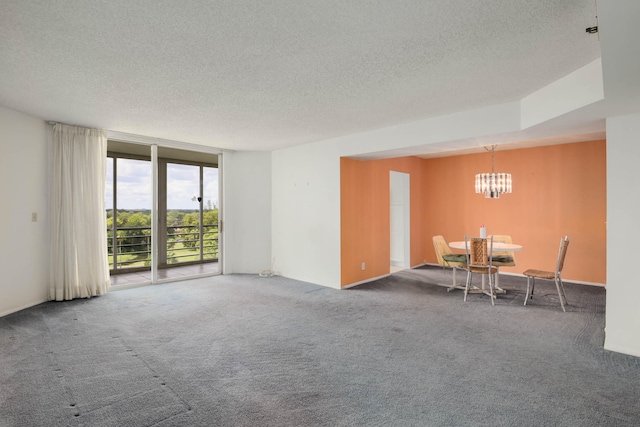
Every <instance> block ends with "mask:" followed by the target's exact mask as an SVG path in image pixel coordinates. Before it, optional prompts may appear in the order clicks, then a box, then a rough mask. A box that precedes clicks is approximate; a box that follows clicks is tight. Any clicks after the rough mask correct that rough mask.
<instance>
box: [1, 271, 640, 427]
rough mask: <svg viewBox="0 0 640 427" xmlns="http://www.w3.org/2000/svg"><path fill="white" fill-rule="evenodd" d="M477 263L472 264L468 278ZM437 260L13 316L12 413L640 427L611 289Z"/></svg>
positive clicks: (196, 287) (113, 297) (52, 418)
mask: <svg viewBox="0 0 640 427" xmlns="http://www.w3.org/2000/svg"><path fill="white" fill-rule="evenodd" d="M463 278H464V275H463V274H460V279H463ZM450 281H451V271H450V270H446V271H443V270H442V269H440V268H434V267H424V268H420V269H414V270H407V271H402V272H398V273H396V274H394V275H392V276H390V277H388V278H385V279H382V280H379V281H376V282H373V283H370V284H366V285H361V286H358V287H355V288H352V289H348V290H342V291H339V290H333V289H328V288H324V287H320V286H316V285H313V284H309V283H304V282H298V281H295V280H289V279H284V278H281V277H271V278H260V277H257V276H250V275H230V276H216V277H210V278H205V279H196V280H189V281H183V282H175V283H170V284H162V285H157V286H148V287H144V288H136V289H130V290H125V291H116V292H111V293H109V294H107V295H105V296H102V297H98V298H93V299H89V300H75V301H69V302H61V303H60V302H57V303H56V302H50V303H45V304H41V305H39V306H36V307H32V308H29V309H27V310H23V311H21V312H18V313H14V314H12V315H9V316H5V317H3V318H0V425H1V426H75V425H83V426H462V425H473V426H485V425H486V426H496V425H504V426H520V425H523V426H534V425H535V426H595V425H599V426H637V425H640V359H638V358H635V357H631V356H625V355H622V354H617V353H612V352H608V351H605V350H603V348H602V345H603V339H604V333H603V328H604V307H605V290H604V289H603V288H598V287H590V286H580V285H575V284H567V285H566V291H567V298H568V299H569V304H570V306H569V307H568V310H567V313H563V312H562V310H561V309H560V306H559V304H558V300H557V295H556V294H555V288H554V287H553V284H552V283H550V282H540V283H539V284H537V285H536V291H537V292H536V295H535V296H534V299H533V300H531V303H530V305H528V306H526V307H524V306H523V305H522V302H523V298H524V286H525V283H526V282H525V281H524V280H523V279H522V278H517V277H513V276H502V277H501V284H502V286H503V287H504V288H506V289H508V292H507V294H505V295H501V296H500V297H499V299H498V301H497V303H496V306H491V303H490V301H489V299H488V297H486V296H482V295H477V294H475V295H470V296H469V299H468V301H467V302H466V303H465V302H463V301H462V292H461V291H453V292H449V293H448V292H447V291H446V289H445V288H444V287H442V286H437V285H435V283H449V282H450Z"/></svg>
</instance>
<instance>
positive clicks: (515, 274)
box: [411, 262, 607, 288]
mask: <svg viewBox="0 0 640 427" xmlns="http://www.w3.org/2000/svg"><path fill="white" fill-rule="evenodd" d="M423 265H429V266H433V267H440V268H452V267H442V266H441V265H440V264H432V263H430V262H426V263H424V264H421V265H420V266H419V267H422V266H423ZM411 268H413V267H411ZM460 270H462V271H466V270H465V269H464V268H460ZM500 274H504V275H505V276H517V277H527V276H525V275H524V274H520V273H511V272H509V271H501V272H500ZM562 281H563V282H565V283H575V284H576V285H586V286H599V287H601V288H606V287H607V284H606V283H597V282H583V281H580V280H570V279H564V278H563V279H562Z"/></svg>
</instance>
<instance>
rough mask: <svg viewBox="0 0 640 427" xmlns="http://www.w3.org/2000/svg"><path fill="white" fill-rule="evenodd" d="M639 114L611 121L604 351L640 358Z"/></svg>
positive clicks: (608, 150)
mask: <svg viewBox="0 0 640 427" xmlns="http://www.w3.org/2000/svg"><path fill="white" fill-rule="evenodd" d="M639 141H640V114H633V115H627V116H621V117H611V118H608V119H607V308H606V328H605V343H604V347H605V348H606V349H608V350H613V351H618V352H621V353H627V354H632V355H635V356H640V307H638V298H637V295H638V290H639V288H640V284H638V280H637V279H636V278H635V274H634V273H635V271H634V267H633V265H634V263H635V262H636V261H637V260H638V259H640V246H638V242H640V226H638V221H639V219H640V203H638V202H639V199H640V196H639V193H638V189H640V175H639V174H638V165H640V142H639Z"/></svg>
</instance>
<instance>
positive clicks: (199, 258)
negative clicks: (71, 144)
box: [106, 141, 220, 284]
mask: <svg viewBox="0 0 640 427" xmlns="http://www.w3.org/2000/svg"><path fill="white" fill-rule="evenodd" d="M150 151H151V147H150V146H144V145H136V144H127V143H123V142H115V141H109V152H108V158H107V166H108V168H107V169H108V173H107V182H106V184H107V194H106V206H107V221H106V227H107V234H108V241H109V244H108V251H109V267H110V269H111V274H112V283H114V280H113V278H116V279H118V280H116V281H119V282H121V283H125V284H128V283H132V282H145V281H152V277H151V270H152V267H154V266H156V267H157V269H158V270H157V274H156V276H155V277H154V279H153V280H158V279H160V280H162V279H175V278H183V277H186V276H193V275H202V274H216V273H219V272H220V268H219V264H218V261H219V258H220V240H219V229H218V218H219V198H218V193H219V179H218V155H215V154H206V153H198V152H192V151H185V150H177V149H169V148H163V147H158V148H157V174H158V180H157V184H158V185H157V205H158V206H157V223H156V224H157V226H156V227H155V230H153V231H152V228H153V227H152V222H153V215H152V213H153V199H154V198H153V167H152V166H153V165H152V160H151V155H150ZM154 158H155V157H154ZM154 239H155V240H154ZM152 242H156V243H157V245H156V247H157V249H155V252H156V253H155V255H154V249H152ZM125 276H126V277H125ZM115 284H118V283H115Z"/></svg>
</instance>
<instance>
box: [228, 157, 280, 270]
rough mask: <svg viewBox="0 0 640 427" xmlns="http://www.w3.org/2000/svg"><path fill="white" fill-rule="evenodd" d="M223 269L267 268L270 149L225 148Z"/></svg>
mask: <svg viewBox="0 0 640 427" xmlns="http://www.w3.org/2000/svg"><path fill="white" fill-rule="evenodd" d="M222 161H223V164H222V174H223V177H222V185H223V205H222V212H223V215H224V217H223V222H224V223H223V243H222V244H223V247H222V250H223V258H222V262H223V272H224V273H225V274H231V273H254V274H256V273H260V272H261V271H263V270H268V269H270V268H271V243H272V242H271V152H225V153H224V154H223V159H222Z"/></svg>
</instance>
